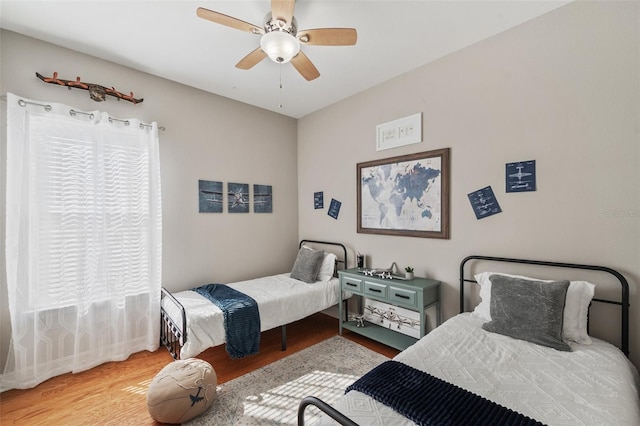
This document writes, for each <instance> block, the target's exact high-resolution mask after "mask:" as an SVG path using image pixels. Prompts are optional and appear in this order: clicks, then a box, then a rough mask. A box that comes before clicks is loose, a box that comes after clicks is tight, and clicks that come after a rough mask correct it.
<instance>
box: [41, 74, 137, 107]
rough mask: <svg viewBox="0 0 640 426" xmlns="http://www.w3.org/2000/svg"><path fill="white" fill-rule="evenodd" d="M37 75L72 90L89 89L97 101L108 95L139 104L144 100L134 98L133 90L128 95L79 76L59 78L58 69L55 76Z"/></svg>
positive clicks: (104, 98)
mask: <svg viewBox="0 0 640 426" xmlns="http://www.w3.org/2000/svg"><path fill="white" fill-rule="evenodd" d="M36 77H38V78H39V79H40V80H42V81H44V82H45V83H50V84H58V85H60V86H67V87H68V88H69V90H71V88H76V89H83V90H88V91H89V97H91V99H93V100H94V101H96V102H102V101H104V100H106V96H107V95H109V96H113V97H114V98H116V99H118V100H120V99H124V100H125V101H129V102H131V103H133V104H139V103H141V102H142V101H144V99H142V98H140V99H136V98H134V97H133V92H129V94H128V95H125V94H124V93H120V92H118V91H117V90H116V89H115V88H114V87H111V88H109V87H105V86H102V85H101V84H94V83H84V82H82V81H80V77H79V76H78V77H76V79H75V81H74V80H63V79H59V78H58V72H57V71H55V72H54V73H53V77H45V76H43V75H41V74H40V73H37V72H36Z"/></svg>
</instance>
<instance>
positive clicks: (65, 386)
mask: <svg viewBox="0 0 640 426" xmlns="http://www.w3.org/2000/svg"><path fill="white" fill-rule="evenodd" d="M337 334H338V320H337V319H336V318H333V317H331V316H328V315H325V314H321V313H319V314H315V315H312V316H310V317H308V318H305V319H303V320H301V321H298V322H295V323H293V324H290V325H288V326H287V350H286V351H285V352H282V351H281V350H280V328H277V329H274V330H269V331H266V332H264V333H262V337H261V344H260V354H258V355H255V356H251V357H247V358H242V359H235V360H234V359H231V358H229V355H228V354H227V353H226V351H225V349H224V345H220V346H217V347H215V348H211V349H208V350H206V351H204V352H203V353H201V354H200V355H199V356H198V358H200V359H203V360H205V361H207V362H209V363H210V364H211V365H212V366H213V367H214V369H215V370H216V373H217V375H218V383H224V382H227V381H229V380H233V379H235V378H236V377H239V376H242V375H243V374H246V373H248V372H250V371H253V370H255V369H258V368H260V367H263V366H265V365H267V364H270V363H272V362H274V361H277V360H279V359H281V358H284V357H286V356H288V355H291V354H292V353H295V352H298V351H300V350H302V349H305V348H307V347H309V346H312V345H314V344H316V343H318V342H321V341H323V340H325V339H328V338H330V337H332V336H335V335H337ZM344 337H346V338H348V339H350V340H353V341H355V342H357V343H360V344H362V345H363V346H366V347H368V348H369V349H371V350H374V351H376V352H379V353H381V354H383V355H386V356H388V357H393V356H395V355H396V354H397V353H398V351H397V350H395V349H393V348H390V347H388V346H385V345H382V344H380V343H377V342H374V341H372V340H369V339H367V338H365V337H362V336H360V335H357V334H355V333H350V332H349V331H346V330H345V332H344ZM171 361H172V358H171V356H170V355H169V353H168V352H167V351H166V350H164V349H159V350H157V351H155V352H153V353H150V352H140V353H137V354H134V355H132V356H131V357H129V359H127V360H126V361H122V362H111V363H107V364H103V365H101V366H98V367H96V368H93V369H91V370H89V371H85V372H82V373H78V374H65V375H62V376H58V377H54V378H52V379H50V380H47V381H46V382H44V383H42V384H40V385H39V386H37V387H35V388H33V389H27V390H10V391H7V392H3V393H1V394H0V424H1V425H2V426H5V425H13V424H15V425H158V424H159V423H157V422H156V421H154V420H153V419H152V418H151V416H149V413H148V411H147V405H146V391H147V388H148V386H149V383H150V382H151V380H152V379H153V377H155V375H156V374H157V373H158V372H159V371H160V370H161V369H162V368H163V367H164V366H165V365H167V364H168V363H170V362H171Z"/></svg>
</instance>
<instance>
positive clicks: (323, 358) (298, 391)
mask: <svg viewBox="0 0 640 426" xmlns="http://www.w3.org/2000/svg"><path fill="white" fill-rule="evenodd" d="M387 359H388V358H387V357H385V356H384V355H381V354H379V353H377V352H373V351H371V350H369V349H367V348H365V347H364V346H361V345H359V344H357V343H354V342H352V341H350V340H348V339H345V338H344V337H341V336H335V337H332V338H330V339H327V340H325V341H323V342H320V343H318V344H316V345H313V346H311V347H309V348H306V349H303V350H302V351H300V352H297V353H295V354H293V355H289V356H288V357H286V358H283V359H281V360H279V361H276V362H274V363H272V364H269V365H267V366H265V367H262V368H260V369H258V370H256V371H253V372H251V373H248V374H245V375H244V376H241V377H238V378H237V379H234V380H231V381H229V382H227V383H223V384H221V385H219V386H218V388H217V391H218V396H217V398H216V400H215V401H214V402H213V404H212V405H211V407H210V408H209V410H207V411H206V412H205V413H203V414H201V415H200V416H198V417H196V418H194V419H192V420H191V421H189V422H187V423H184V424H185V425H188V426H205V425H206V426H212V425H225V426H232V425H235V426H240V425H242V426H245V425H296V424H297V415H298V405H299V404H300V401H301V400H302V399H303V398H304V397H306V396H316V397H318V398H320V399H321V400H323V401H325V402H326V403H328V404H333V403H335V401H336V400H337V399H338V398H339V397H340V396H342V395H343V394H344V390H345V389H346V388H347V386H349V385H350V384H351V383H353V382H355V381H356V380H357V379H358V378H359V377H360V376H362V375H363V374H364V373H366V372H367V371H369V370H370V369H371V368H373V367H375V366H376V365H378V364H380V363H382V362H384V361H386V360H387ZM320 415H321V413H320V411H319V410H318V409H316V408H315V407H313V406H309V407H307V409H306V410H305V425H314V424H316V423H317V421H318V420H319V418H320Z"/></svg>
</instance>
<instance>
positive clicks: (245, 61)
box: [236, 47, 267, 70]
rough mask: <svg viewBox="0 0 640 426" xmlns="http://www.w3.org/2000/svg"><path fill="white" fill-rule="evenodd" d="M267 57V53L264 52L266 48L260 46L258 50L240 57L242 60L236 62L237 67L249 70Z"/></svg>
mask: <svg viewBox="0 0 640 426" xmlns="http://www.w3.org/2000/svg"><path fill="white" fill-rule="evenodd" d="M266 57H267V54H266V53H264V50H262V49H260V48H259V47H258V48H257V49H256V50H254V51H253V52H251V53H249V54H248V55H247V56H245V57H244V58H242V59H240V62H238V63H237V64H236V68H240V69H241V70H248V69H250V68H253V67H254V66H255V65H256V64H257V63H258V62H260V61H261V60H263V59H264V58H266Z"/></svg>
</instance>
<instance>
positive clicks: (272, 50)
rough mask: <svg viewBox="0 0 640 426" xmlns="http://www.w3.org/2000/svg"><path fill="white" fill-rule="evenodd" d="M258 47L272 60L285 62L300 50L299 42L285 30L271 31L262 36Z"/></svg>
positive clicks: (280, 62)
mask: <svg viewBox="0 0 640 426" xmlns="http://www.w3.org/2000/svg"><path fill="white" fill-rule="evenodd" d="M260 47H261V48H262V50H263V51H264V53H266V54H267V55H268V56H269V58H271V60H272V61H274V62H277V63H279V64H286V63H287V62H289V61H291V59H292V58H293V57H294V56H296V55H297V54H298V52H299V51H300V42H299V41H298V39H297V38H295V37H294V36H292V35H291V34H289V33H287V32H284V31H271V32H268V33H266V34H265V35H263V36H262V38H261V39H260Z"/></svg>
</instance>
